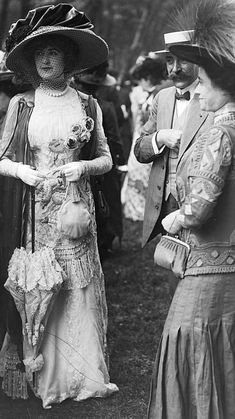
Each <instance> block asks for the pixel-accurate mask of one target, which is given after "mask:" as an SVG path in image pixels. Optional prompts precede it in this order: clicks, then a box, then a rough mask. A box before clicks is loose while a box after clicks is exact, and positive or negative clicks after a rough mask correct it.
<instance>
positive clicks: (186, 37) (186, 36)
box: [152, 30, 194, 54]
mask: <svg viewBox="0 0 235 419" xmlns="http://www.w3.org/2000/svg"><path fill="white" fill-rule="evenodd" d="M193 32H194V31H193V30H187V31H177V32H169V33H165V34H164V42H165V49H162V50H159V51H152V54H153V53H154V54H167V53H169V52H170V50H169V47H170V46H171V45H178V44H182V43H183V44H191V43H192V39H193Z"/></svg>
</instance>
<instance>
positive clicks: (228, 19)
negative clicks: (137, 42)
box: [169, 0, 235, 71]
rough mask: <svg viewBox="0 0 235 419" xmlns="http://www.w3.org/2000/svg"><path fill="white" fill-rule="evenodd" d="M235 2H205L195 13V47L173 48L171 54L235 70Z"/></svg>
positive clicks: (179, 45)
mask: <svg viewBox="0 0 235 419" xmlns="http://www.w3.org/2000/svg"><path fill="white" fill-rule="evenodd" d="M234 22H235V1H234V0H223V1H222V0H204V1H203V2H200V3H199V6H198V7H197V10H196V13H195V24H194V25H195V26H194V36H193V42H192V44H191V45H189V44H186V43H184V42H183V43H181V44H178V45H176V44H174V45H171V46H169V50H170V52H172V54H175V55H177V56H178V57H179V58H181V59H184V60H187V61H189V62H192V63H195V64H198V65H200V66H202V67H203V66H206V65H208V64H214V65H215V66H218V67H221V68H229V69H231V68H234V71H235V24H234Z"/></svg>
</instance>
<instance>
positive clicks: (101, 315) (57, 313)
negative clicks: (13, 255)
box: [27, 87, 118, 408]
mask: <svg viewBox="0 0 235 419" xmlns="http://www.w3.org/2000/svg"><path fill="white" fill-rule="evenodd" d="M85 116H86V113H85V107H84V103H83V100H82V99H81V97H80V96H79V95H78V94H77V92H76V91H75V90H74V89H72V88H70V87H69V88H68V89H67V90H66V92H65V94H64V95H62V96H59V97H54V96H49V95H48V94H46V93H45V92H44V91H42V90H41V89H40V88H38V89H37V90H36V92H35V106H34V109H33V112H32V115H31V118H30V121H29V126H28V138H29V143H30V147H31V149H32V151H33V157H34V166H35V167H36V169H37V170H39V171H41V172H43V173H44V174H45V175H46V176H47V177H46V180H45V181H44V182H43V184H41V185H40V186H39V187H38V188H37V189H36V210H35V214H36V215H35V218H36V232H35V240H36V245H35V249H36V250H37V249H40V248H41V247H43V246H48V247H49V248H52V249H53V251H54V253H55V255H56V259H57V261H58V262H59V264H60V266H61V267H62V268H63V270H64V272H65V274H66V277H67V279H66V280H65V282H64V285H63V287H62V289H61V291H60V292H59V295H58V297H57V298H56V301H55V304H54V306H53V309H52V312H51V314H50V317H49V320H48V323H47V326H46V329H45V332H44V339H43V343H42V346H41V349H40V352H41V353H42V355H43V358H44V366H43V368H42V369H41V371H39V372H38V373H36V374H35V380H34V384H35V385H34V391H35V394H36V395H37V396H39V397H40V398H41V399H42V402H43V406H44V408H47V407H50V405H51V404H53V403H59V402H62V401H63V400H65V399H67V398H73V399H74V400H76V401H80V400H84V399H86V398H88V397H105V396H107V395H109V394H111V393H113V392H115V391H117V390H118V389H117V386H116V385H115V384H111V383H109V374H108V370H107V365H106V361H107V359H106V329H107V307H106V299H105V290H104V278H103V272H102V268H101V265H100V260H99V256H98V250H97V243H96V224H95V213H94V202H93V197H92V194H91V189H90V183H89V175H90V174H101V173H104V172H106V171H107V170H109V168H110V153H109V149H108V146H107V143H106V140H105V137H104V133H103V128H102V118H101V111H100V109H99V108H97V133H98V142H97V149H96V158H95V159H94V160H92V161H87V162H85V166H86V171H85V175H83V176H82V178H81V179H80V180H79V181H78V182H76V187H77V190H78V192H79V194H81V196H82V197H83V198H84V200H85V202H86V204H87V207H88V208H89V212H90V214H91V218H92V223H91V229H90V232H89V233H88V234H87V235H86V236H85V237H83V238H82V239H80V240H72V239H69V238H68V237H66V236H65V235H63V234H62V233H61V232H59V231H58V229H57V215H58V211H59V210H60V207H61V204H62V203H63V201H64V199H65V191H66V187H65V185H64V184H63V183H61V181H60V182H59V181H58V177H57V176H58V173H57V172H54V169H56V167H59V166H61V165H63V164H66V163H68V162H71V161H74V160H78V159H79V154H78V153H79V152H78V151H77V150H69V149H67V148H66V147H65V145H64V144H65V140H66V138H67V137H68V135H69V133H70V131H71V126H72V125H73V124H76V123H79V122H80V121H81V120H82V118H84V117H85ZM28 225H29V226H30V220H29V223H28ZM27 238H28V239H27V247H29V248H30V246H31V232H30V228H29V229H28V235H27Z"/></svg>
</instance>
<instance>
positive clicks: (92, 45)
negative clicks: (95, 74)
mask: <svg viewBox="0 0 235 419" xmlns="http://www.w3.org/2000/svg"><path fill="white" fill-rule="evenodd" d="M50 34H53V35H63V36H65V37H67V38H69V39H71V40H72V41H73V42H75V44H76V45H77V46H78V49H79V57H78V64H77V66H76V69H74V71H81V70H85V69H86V68H91V67H95V66H96V65H99V64H101V63H103V62H104V61H106V60H107V58H108V51H109V50H108V45H107V44H106V42H105V41H104V40H103V39H102V38H101V37H99V36H98V35H96V34H95V33H94V32H92V31H91V30H89V29H75V28H65V27H63V26H44V27H41V28H39V29H38V30H36V31H34V32H32V33H31V34H30V35H28V36H27V37H26V38H25V39H23V40H22V41H21V42H19V44H17V45H16V46H15V47H14V48H13V49H12V50H11V51H10V52H9V54H8V56H7V59H6V66H7V68H9V69H10V70H12V71H13V72H18V71H19V63H20V61H21V60H22V53H23V50H24V49H25V48H26V47H27V46H28V45H29V44H30V43H31V42H32V41H33V40H34V39H36V38H39V37H41V36H43V35H50Z"/></svg>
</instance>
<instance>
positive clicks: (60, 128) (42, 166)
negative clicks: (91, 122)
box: [28, 87, 86, 172]
mask: <svg viewBox="0 0 235 419" xmlns="http://www.w3.org/2000/svg"><path fill="white" fill-rule="evenodd" d="M45 110H46V112H45ZM85 115H86V114H85V110H84V106H83V104H82V101H81V98H80V96H79V95H78V94H77V92H76V91H75V90H74V89H72V88H70V87H69V88H68V90H66V92H65V94H64V95H63V96H59V97H54V96H49V95H48V94H46V93H45V92H44V91H43V90H41V89H40V88H38V89H37V90H36V91H35V106H34V109H33V112H32V115H31V118H30V120H29V127H28V138H29V143H30V147H31V149H32V151H33V156H34V159H35V162H34V163H35V166H36V167H37V169H38V170H40V171H44V172H47V171H48V170H50V169H51V168H53V167H54V166H60V165H62V164H65V163H67V162H69V161H73V160H78V159H79V155H77V154H78V153H77V152H76V150H69V149H67V148H66V147H65V142H66V139H67V138H68V136H69V133H70V132H71V127H72V126H73V125H74V124H77V123H81V121H82V119H83V118H84V117H85Z"/></svg>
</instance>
